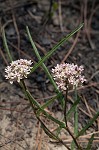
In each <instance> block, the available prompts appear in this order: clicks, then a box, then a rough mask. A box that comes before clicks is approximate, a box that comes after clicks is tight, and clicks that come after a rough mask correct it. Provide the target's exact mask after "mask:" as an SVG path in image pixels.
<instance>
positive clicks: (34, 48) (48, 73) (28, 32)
mask: <svg viewBox="0 0 99 150" xmlns="http://www.w3.org/2000/svg"><path fill="white" fill-rule="evenodd" d="M26 30H27V34H28V37H29V40H30V42H31V45H32V47H33V50H34V52H35V54H36V56H37V58H38V60H39V61H41V59H42V58H41V56H40V54H39V52H38V50H37V48H36V46H35V43H34V41H33V39H32V36H31V34H30V31H29V28H28V26H26ZM41 65H42V68H43V69H44V71H45V73H46V75H47V77H48V78H49V80H50V82H51V83H52V85H53V86H54V89H55V91H56V92H57V93H60V91H59V90H58V88H57V85H56V83H55V82H54V80H53V77H52V75H51V74H50V72H49V71H48V69H47V67H46V66H45V64H44V63H42V64H41ZM59 101H60V102H61V105H62V106H63V104H64V100H63V98H62V99H59Z"/></svg>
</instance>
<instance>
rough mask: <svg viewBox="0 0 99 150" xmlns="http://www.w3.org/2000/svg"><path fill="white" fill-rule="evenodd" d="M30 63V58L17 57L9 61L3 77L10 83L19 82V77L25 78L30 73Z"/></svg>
mask: <svg viewBox="0 0 99 150" xmlns="http://www.w3.org/2000/svg"><path fill="white" fill-rule="evenodd" d="M31 64H32V61H31V60H26V59H19V60H16V61H13V62H12V63H10V66H7V67H6V68H5V73H6V75H5V77H6V79H9V81H10V83H11V84H12V83H13V82H14V81H17V82H20V80H21V79H23V78H27V75H28V74H30V71H31V68H32V67H30V66H31Z"/></svg>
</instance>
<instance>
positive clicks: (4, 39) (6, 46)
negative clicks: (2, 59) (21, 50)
mask: <svg viewBox="0 0 99 150" xmlns="http://www.w3.org/2000/svg"><path fill="white" fill-rule="evenodd" d="M3 42H4V47H5V49H6V52H7V54H8V57H9V59H10V61H11V62H12V61H13V59H12V56H11V54H10V50H9V48H8V44H7V39H6V36H5V31H4V29H3Z"/></svg>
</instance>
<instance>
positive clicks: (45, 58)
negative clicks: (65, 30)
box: [31, 23, 83, 72]
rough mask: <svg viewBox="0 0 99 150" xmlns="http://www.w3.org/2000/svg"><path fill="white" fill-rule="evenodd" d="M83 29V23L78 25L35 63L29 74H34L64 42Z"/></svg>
mask: <svg viewBox="0 0 99 150" xmlns="http://www.w3.org/2000/svg"><path fill="white" fill-rule="evenodd" d="M82 27H83V23H82V24H81V25H79V26H78V27H77V28H76V29H75V30H73V31H72V32H71V33H70V34H68V35H67V36H66V37H65V38H63V39H62V40H61V41H60V42H59V43H58V44H57V45H55V46H54V47H53V48H52V50H50V51H49V52H48V53H47V54H46V55H45V56H44V57H43V58H42V59H41V60H40V61H39V62H38V63H36V64H35V65H34V66H33V68H32V69H31V72H34V71H35V70H36V69H37V68H38V67H39V66H41V65H42V63H43V62H44V61H45V60H47V59H48V58H49V57H50V56H51V55H52V54H53V53H54V52H55V51H56V50H57V49H58V48H59V47H60V46H61V45H62V44H63V43H64V42H66V41H68V40H69V39H70V38H71V37H72V36H73V35H74V34H75V33H76V32H77V31H79V30H80V29H81V28H82Z"/></svg>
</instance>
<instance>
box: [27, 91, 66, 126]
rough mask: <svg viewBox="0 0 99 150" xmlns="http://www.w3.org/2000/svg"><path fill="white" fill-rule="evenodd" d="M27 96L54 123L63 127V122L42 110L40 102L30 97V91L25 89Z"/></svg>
mask: <svg viewBox="0 0 99 150" xmlns="http://www.w3.org/2000/svg"><path fill="white" fill-rule="evenodd" d="M25 92H26V94H27V96H28V99H29V100H31V102H32V103H33V104H34V105H35V106H36V107H37V108H38V109H39V110H40V111H41V112H42V113H43V114H44V115H45V116H47V117H48V118H49V119H51V120H52V121H54V122H55V123H56V124H58V125H60V126H61V127H63V128H64V127H65V124H64V123H63V122H61V121H59V120H57V119H56V118H54V117H53V116H51V115H50V114H48V113H47V112H46V111H45V110H43V109H42V108H41V107H40V104H39V103H38V102H37V101H36V100H35V99H34V98H33V97H32V95H31V93H30V92H29V91H28V90H26V91H25Z"/></svg>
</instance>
